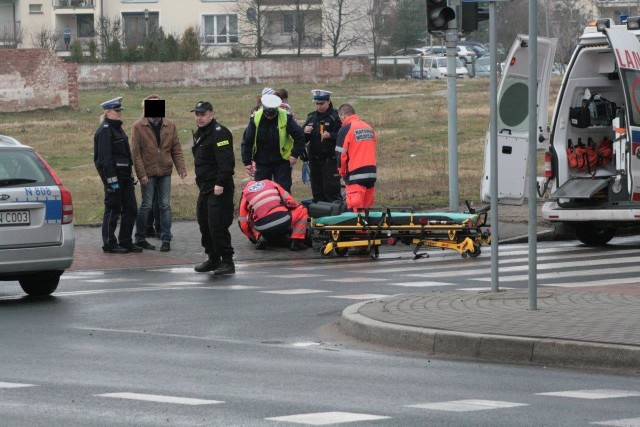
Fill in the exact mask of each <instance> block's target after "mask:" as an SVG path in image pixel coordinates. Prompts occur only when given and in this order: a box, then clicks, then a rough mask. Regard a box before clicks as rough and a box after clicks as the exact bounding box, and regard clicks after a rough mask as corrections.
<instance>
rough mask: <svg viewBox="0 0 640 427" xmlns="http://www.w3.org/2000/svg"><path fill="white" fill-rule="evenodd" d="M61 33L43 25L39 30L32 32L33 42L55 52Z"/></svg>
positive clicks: (36, 45)
mask: <svg viewBox="0 0 640 427" xmlns="http://www.w3.org/2000/svg"><path fill="white" fill-rule="evenodd" d="M59 39H60V34H58V33H56V32H55V31H53V30H50V29H49V28H48V27H46V26H45V25H43V26H42V27H40V29H39V30H38V31H36V32H35V33H32V34H31V43H32V44H33V45H34V46H35V47H38V48H40V49H47V50H49V51H51V52H55V50H56V44H57V43H58V40H59Z"/></svg>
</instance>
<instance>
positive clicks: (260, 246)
mask: <svg viewBox="0 0 640 427" xmlns="http://www.w3.org/2000/svg"><path fill="white" fill-rule="evenodd" d="M268 244H269V243H268V242H267V239H265V238H264V236H260V237H259V238H258V241H257V242H256V249H257V250H259V251H263V250H265V249H267V245H268Z"/></svg>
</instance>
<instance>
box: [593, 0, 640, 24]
mask: <svg viewBox="0 0 640 427" xmlns="http://www.w3.org/2000/svg"><path fill="white" fill-rule="evenodd" d="M595 6H596V8H597V10H598V15H599V16H600V17H602V18H611V19H613V20H614V21H615V22H616V23H620V21H621V20H622V19H624V18H626V17H627V16H640V0H595Z"/></svg>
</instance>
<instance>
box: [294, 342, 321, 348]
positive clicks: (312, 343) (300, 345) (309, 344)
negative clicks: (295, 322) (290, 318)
mask: <svg viewBox="0 0 640 427" xmlns="http://www.w3.org/2000/svg"><path fill="white" fill-rule="evenodd" d="M291 345H292V346H293V347H315V346H317V345H320V343H319V342H296V343H293V344H291Z"/></svg>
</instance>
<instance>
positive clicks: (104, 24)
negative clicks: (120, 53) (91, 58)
mask: <svg viewBox="0 0 640 427" xmlns="http://www.w3.org/2000/svg"><path fill="white" fill-rule="evenodd" d="M96 37H97V38H98V40H99V42H100V53H101V56H102V57H103V58H104V56H105V50H106V49H107V46H109V45H111V44H112V43H113V41H114V40H117V41H118V42H119V43H120V44H122V40H123V28H122V21H121V20H120V18H114V19H111V18H109V17H106V16H103V17H100V18H98V22H97V25H96Z"/></svg>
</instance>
